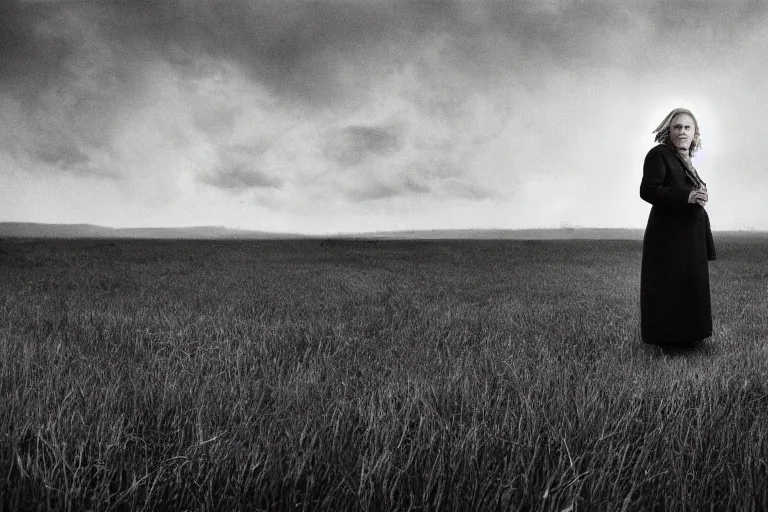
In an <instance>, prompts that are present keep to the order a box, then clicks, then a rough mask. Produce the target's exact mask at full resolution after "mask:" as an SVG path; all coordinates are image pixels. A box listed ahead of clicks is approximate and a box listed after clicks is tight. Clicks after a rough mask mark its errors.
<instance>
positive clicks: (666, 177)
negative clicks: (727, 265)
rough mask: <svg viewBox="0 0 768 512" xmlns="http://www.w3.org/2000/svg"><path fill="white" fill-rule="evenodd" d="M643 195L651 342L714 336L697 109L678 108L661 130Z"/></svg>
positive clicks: (645, 326)
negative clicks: (696, 162) (695, 161)
mask: <svg viewBox="0 0 768 512" xmlns="http://www.w3.org/2000/svg"><path fill="white" fill-rule="evenodd" d="M654 133H656V142H658V143H659V144H658V145H657V146H655V147H653V148H652V149H651V150H650V151H648V154H647V155H646V157H645V163H644V164H643V179H642V182H641V183H640V197H641V198H642V199H644V200H645V201H647V202H649V203H651V204H652V205H653V207H652V208H651V213H650V215H649V217H648V225H647V227H646V229H645V236H644V238H643V259H642V264H641V270H640V328H641V329H640V330H641V335H642V339H643V341H644V342H645V343H651V344H656V345H667V344H688V343H693V342H696V341H700V340H702V339H704V338H708V337H709V336H711V335H712V306H711V299H710V293H709V264H708V262H709V261H710V260H714V259H715V258H716V256H715V245H714V241H713V239H712V230H711V228H710V224H709V216H708V215H707V211H706V210H705V209H704V206H705V205H706V204H707V201H708V200H709V196H708V194H707V186H706V184H705V183H704V182H703V181H702V180H701V178H700V177H699V174H698V173H697V172H696V169H695V168H694V167H693V165H692V163H691V156H692V155H693V154H694V152H695V151H696V150H698V149H699V148H700V147H701V141H700V135H699V125H698V122H697V121H696V118H695V117H694V116H693V113H691V111H690V110H687V109H683V108H677V109H675V110H673V111H672V112H670V113H669V114H668V115H667V117H666V118H664V120H663V121H662V122H661V124H660V125H659V126H658V128H656V130H654Z"/></svg>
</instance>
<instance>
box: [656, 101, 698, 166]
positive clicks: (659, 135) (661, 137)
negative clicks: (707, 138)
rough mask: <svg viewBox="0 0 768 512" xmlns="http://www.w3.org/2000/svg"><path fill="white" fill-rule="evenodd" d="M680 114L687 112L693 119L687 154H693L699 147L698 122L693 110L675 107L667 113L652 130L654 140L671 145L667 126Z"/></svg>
mask: <svg viewBox="0 0 768 512" xmlns="http://www.w3.org/2000/svg"><path fill="white" fill-rule="evenodd" d="M680 114H688V115H689V116H691V119H693V125H694V127H695V130H694V135H693V140H692V141H691V147H690V148H688V155H689V156H693V154H694V153H695V152H696V151H698V150H699V149H701V133H699V122H698V121H697V120H696V116H694V115H693V112H691V111H690V110H688V109H687V108H676V109H674V110H673V111H672V112H670V113H669V114H667V117H665V118H664V120H663V121H662V122H661V123H660V124H659V126H657V127H656V129H655V130H653V133H655V134H656V138H655V139H654V140H655V141H656V142H660V143H661V144H666V145H668V146H673V144H672V141H671V140H670V138H669V126H670V125H671V124H672V121H673V120H674V119H675V118H676V117H677V116H679V115H680Z"/></svg>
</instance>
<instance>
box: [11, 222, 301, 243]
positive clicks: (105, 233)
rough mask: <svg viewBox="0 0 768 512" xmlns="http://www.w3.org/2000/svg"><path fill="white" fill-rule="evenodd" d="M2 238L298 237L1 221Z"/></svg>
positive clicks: (221, 229)
mask: <svg viewBox="0 0 768 512" xmlns="http://www.w3.org/2000/svg"><path fill="white" fill-rule="evenodd" d="M0 237H7V238H169V239H174V238H177V239H223V238H250V239H261V238H298V235H294V234H289V233H269V232H265V231H248V230H243V229H230V228H225V227H221V226H192V227H182V228H110V227H105V226H96V225H93V224H36V223H30V222H0Z"/></svg>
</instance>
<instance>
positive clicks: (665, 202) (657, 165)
mask: <svg viewBox="0 0 768 512" xmlns="http://www.w3.org/2000/svg"><path fill="white" fill-rule="evenodd" d="M666 175H667V166H666V164H665V163H664V159H663V158H662V156H661V154H660V153H659V152H658V151H650V152H648V154H647V155H646V156H645V162H644V163H643V180H642V182H641V183H640V197H641V198H642V199H644V200H645V201H648V202H649V203H651V204H652V205H654V206H661V207H663V208H667V209H670V210H685V209H686V208H687V207H688V195H689V194H690V191H689V190H686V189H684V188H677V187H670V186H667V185H664V178H665V177H666Z"/></svg>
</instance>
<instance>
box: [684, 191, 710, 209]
mask: <svg viewBox="0 0 768 512" xmlns="http://www.w3.org/2000/svg"><path fill="white" fill-rule="evenodd" d="M707 201H709V195H708V194H707V189H705V188H695V189H693V190H691V193H690V194H688V202H689V203H691V204H693V203H696V204H700V205H701V206H704V205H706V204H707Z"/></svg>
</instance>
